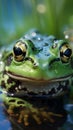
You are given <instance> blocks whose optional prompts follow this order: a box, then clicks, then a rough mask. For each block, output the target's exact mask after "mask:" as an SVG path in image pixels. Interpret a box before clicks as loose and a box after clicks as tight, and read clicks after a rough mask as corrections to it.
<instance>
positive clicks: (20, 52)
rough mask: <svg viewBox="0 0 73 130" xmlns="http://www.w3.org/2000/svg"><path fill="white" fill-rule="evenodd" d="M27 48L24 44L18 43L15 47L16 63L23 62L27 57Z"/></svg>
mask: <svg viewBox="0 0 73 130" xmlns="http://www.w3.org/2000/svg"><path fill="white" fill-rule="evenodd" d="M26 52H27V46H26V44H25V43H24V42H22V41H18V42H17V43H16V44H15V46H14V47H13V56H14V59H15V60H16V61H22V60H24V59H25V57H26Z"/></svg>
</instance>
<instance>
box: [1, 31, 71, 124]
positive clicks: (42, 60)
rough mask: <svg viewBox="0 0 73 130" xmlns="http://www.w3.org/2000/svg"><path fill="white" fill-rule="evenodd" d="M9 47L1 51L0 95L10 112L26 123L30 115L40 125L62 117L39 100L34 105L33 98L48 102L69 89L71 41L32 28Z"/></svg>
mask: <svg viewBox="0 0 73 130" xmlns="http://www.w3.org/2000/svg"><path fill="white" fill-rule="evenodd" d="M9 49H10V50H9ZM9 49H5V51H3V50H2V53H3V54H2V56H1V58H0V67H1V70H0V79H1V80H0V85H1V88H0V96H1V97H2V98H3V101H4V103H5V106H6V108H7V112H8V113H9V114H10V115H11V116H13V117H16V118H17V120H18V122H20V123H21V122H23V123H24V124H25V125H26V126H27V125H29V121H28V120H29V117H32V118H33V119H34V120H35V121H36V122H37V123H38V124H41V123H42V122H44V121H45V120H48V121H50V122H52V123H53V122H54V120H53V118H52V117H53V116H58V117H62V115H60V114H58V113H57V114H56V113H52V112H49V111H48V109H47V108H46V106H45V107H43V105H41V106H39V107H38V103H37V102H36V105H34V104H35V101H34V100H33V101H32V99H33V98H35V99H36V100H37V101H38V102H39V99H40V100H41V101H42V99H44V100H45V101H46V100H47V99H51V98H55V97H56V98H57V97H58V96H61V95H63V94H64V93H65V92H66V91H67V90H68V87H69V82H70V79H71V77H72V74H73V66H72V64H73V55H72V50H71V48H70V47H69V44H68V43H67V42H66V41H64V40H57V39H56V38H55V37H54V36H47V35H42V34H40V33H39V32H38V31H37V30H31V31H29V32H28V33H27V34H25V35H24V36H23V37H22V38H20V39H19V40H18V41H17V42H16V43H15V44H14V45H13V47H12V45H11V46H10V48H9ZM39 104H42V103H39ZM41 118H42V119H41Z"/></svg>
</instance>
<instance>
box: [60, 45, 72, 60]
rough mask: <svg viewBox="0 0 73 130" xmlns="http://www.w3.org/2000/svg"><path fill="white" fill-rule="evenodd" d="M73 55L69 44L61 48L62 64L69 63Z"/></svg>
mask: <svg viewBox="0 0 73 130" xmlns="http://www.w3.org/2000/svg"><path fill="white" fill-rule="evenodd" d="M71 55H72V50H71V48H70V47H69V46H68V45H67V44H64V45H62V46H61V47H60V58H61V61H62V62H68V61H69V60H70V59H71Z"/></svg>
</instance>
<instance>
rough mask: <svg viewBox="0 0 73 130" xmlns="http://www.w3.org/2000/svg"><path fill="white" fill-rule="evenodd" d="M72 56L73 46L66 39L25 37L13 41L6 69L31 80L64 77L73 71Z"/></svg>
mask: <svg viewBox="0 0 73 130" xmlns="http://www.w3.org/2000/svg"><path fill="white" fill-rule="evenodd" d="M72 58H73V57H72V50H71V48H70V47H69V44H68V43H67V42H66V41H64V40H56V39H55V38H54V37H53V36H42V37H41V36H39V37H37V38H26V37H23V38H21V39H20V40H19V41H17V42H16V44H15V45H14V47H13V58H12V60H11V62H10V65H9V66H6V71H7V73H8V75H9V76H10V77H12V78H14V79H17V80H23V81H28V82H32V83H34V82H36V83H38V84H39V83H41V84H45V83H48V82H56V81H65V80H67V79H68V78H69V77H71V76H72V74H73V67H72Z"/></svg>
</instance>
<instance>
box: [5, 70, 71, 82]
mask: <svg viewBox="0 0 73 130" xmlns="http://www.w3.org/2000/svg"><path fill="white" fill-rule="evenodd" d="M7 74H8V75H9V77H11V78H13V79H16V80H20V81H30V82H39V83H40V82H59V81H65V80H69V79H70V78H71V77H72V74H70V75H67V76H64V77H60V78H52V79H49V80H48V79H36V78H29V77H23V76H20V75H15V74H13V73H11V72H7Z"/></svg>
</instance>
